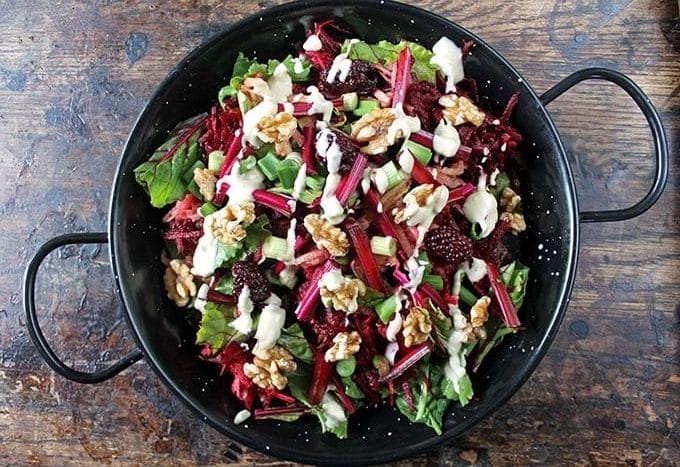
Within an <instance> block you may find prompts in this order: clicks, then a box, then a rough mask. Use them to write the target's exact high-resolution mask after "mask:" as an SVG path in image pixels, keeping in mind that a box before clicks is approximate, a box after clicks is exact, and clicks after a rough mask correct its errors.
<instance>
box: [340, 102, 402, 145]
mask: <svg viewBox="0 0 680 467" xmlns="http://www.w3.org/2000/svg"><path fill="white" fill-rule="evenodd" d="M396 118H397V116H396V114H395V113H394V110H392V109H389V108H388V109H375V110H371V111H370V112H368V113H367V114H366V115H364V116H362V117H361V118H360V119H359V120H357V121H356V122H354V123H353V124H352V133H351V137H352V139H353V140H354V141H356V142H358V143H361V144H364V146H362V148H361V151H362V152H364V153H366V154H382V153H383V152H385V151H387V148H388V147H389V146H390V145H389V142H388V138H387V134H388V132H389V129H390V126H392V124H393V123H394V121H395V120H396Z"/></svg>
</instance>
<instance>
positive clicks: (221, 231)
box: [206, 201, 255, 245]
mask: <svg viewBox="0 0 680 467" xmlns="http://www.w3.org/2000/svg"><path fill="white" fill-rule="evenodd" d="M206 221H207V222H210V227H211V228H212V232H213V235H214V236H215V238H217V239H218V240H219V241H221V242H222V243H224V244H225V245H233V244H234V243H236V242H238V241H240V240H243V239H244V238H246V229H245V228H246V227H248V226H249V225H250V224H252V223H253V222H255V203H253V202H252V201H243V202H241V203H239V204H231V205H228V206H227V207H225V208H223V209H220V210H219V211H217V212H216V213H214V214H212V215H210V216H208V217H207V218H206Z"/></svg>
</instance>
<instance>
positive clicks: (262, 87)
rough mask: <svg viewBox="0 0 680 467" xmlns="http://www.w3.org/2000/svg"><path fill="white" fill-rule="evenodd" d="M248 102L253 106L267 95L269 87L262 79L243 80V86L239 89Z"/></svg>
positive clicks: (251, 77) (250, 78)
mask: <svg viewBox="0 0 680 467" xmlns="http://www.w3.org/2000/svg"><path fill="white" fill-rule="evenodd" d="M239 91H241V92H242V93H243V94H244V95H245V96H246V97H247V98H248V100H249V101H250V103H251V104H252V105H253V106H255V105H257V104H259V103H260V102H262V101H263V100H264V98H263V96H264V95H266V94H268V93H269V85H268V84H267V82H266V81H265V80H263V79H262V78H255V77H253V76H249V77H248V78H246V79H244V80H243V84H242V85H241V87H240V88H239Z"/></svg>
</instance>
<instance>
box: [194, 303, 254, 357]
mask: <svg viewBox="0 0 680 467" xmlns="http://www.w3.org/2000/svg"><path fill="white" fill-rule="evenodd" d="M233 319H234V307H232V306H228V305H220V304H217V303H212V302H207V303H206V305H205V312H204V313H203V316H202V317H201V326H200V328H199V329H198V332H197V333H196V343H197V344H208V345H209V346H210V350H212V352H213V354H214V353H216V352H218V351H219V350H220V349H222V348H223V347H224V346H225V345H227V344H228V343H229V342H231V341H233V340H237V341H240V340H243V338H244V337H245V336H244V335H243V334H241V333H239V332H238V331H237V330H236V329H234V328H232V327H231V326H229V323H231V322H232V321H233Z"/></svg>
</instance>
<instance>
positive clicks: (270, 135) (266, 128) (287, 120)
mask: <svg viewBox="0 0 680 467" xmlns="http://www.w3.org/2000/svg"><path fill="white" fill-rule="evenodd" d="M257 128H258V130H259V131H258V132H257V137H258V138H260V139H261V140H262V141H264V142H265V143H274V148H275V149H276V154H278V155H279V156H286V155H288V154H290V153H291V151H292V150H293V148H292V147H291V145H290V138H291V136H293V133H294V132H295V130H296V129H297V120H295V117H293V116H292V115H291V114H289V113H288V112H279V113H277V114H276V115H274V116H273V117H271V116H269V115H267V116H264V117H262V120H260V121H259V122H258V123H257Z"/></svg>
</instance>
